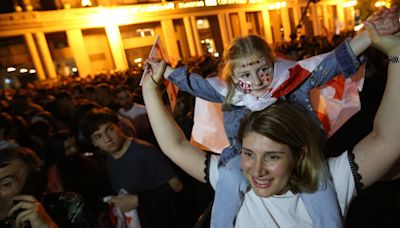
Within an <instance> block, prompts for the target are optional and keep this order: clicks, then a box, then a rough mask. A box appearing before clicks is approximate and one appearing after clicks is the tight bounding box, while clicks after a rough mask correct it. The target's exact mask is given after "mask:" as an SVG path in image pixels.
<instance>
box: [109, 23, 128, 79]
mask: <svg viewBox="0 0 400 228" xmlns="http://www.w3.org/2000/svg"><path fill="white" fill-rule="evenodd" d="M105 30H106V35H107V40H108V44H109V45H110V49H111V55H112V57H113V60H114V64H115V69H116V70H120V71H124V70H127V69H128V68H129V65H128V60H127V59H126V54H125V49H124V45H123V43H122V39H121V33H120V30H119V27H118V26H117V25H107V26H106V27H105Z"/></svg>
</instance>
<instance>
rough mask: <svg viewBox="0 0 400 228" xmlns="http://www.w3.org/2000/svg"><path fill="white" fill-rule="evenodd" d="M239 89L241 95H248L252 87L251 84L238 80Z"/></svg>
mask: <svg viewBox="0 0 400 228" xmlns="http://www.w3.org/2000/svg"><path fill="white" fill-rule="evenodd" d="M239 88H240V89H241V90H242V91H243V93H250V92H251V90H252V89H253V86H252V84H251V82H249V81H245V80H243V79H239Z"/></svg>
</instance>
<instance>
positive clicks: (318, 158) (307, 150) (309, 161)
mask: <svg viewBox="0 0 400 228" xmlns="http://www.w3.org/2000/svg"><path fill="white" fill-rule="evenodd" d="M250 132H255V133H257V134H260V135H263V136H265V137H268V138H269V139H271V140H273V141H275V142H277V143H282V144H285V145H287V146H288V147H289V148H290V151H291V153H292V154H293V157H294V158H295V159H296V160H299V161H300V162H299V165H298V166H297V168H295V169H294V171H293V173H292V175H291V177H290V180H289V188H290V190H291V191H292V192H294V193H298V192H308V193H310V192H315V191H316V190H318V188H319V186H324V185H325V183H326V180H327V178H328V177H329V175H328V170H327V167H326V164H325V160H324V158H323V155H322V150H323V149H322V148H323V143H324V142H323V140H321V139H322V138H323V135H322V132H321V130H320V128H319V127H318V126H317V125H316V124H315V123H314V122H313V121H312V119H311V118H310V117H309V115H308V112H306V110H304V108H302V107H300V106H298V105H294V104H289V103H287V102H278V103H276V104H273V105H271V106H269V107H267V108H266V109H264V110H262V111H259V112H253V113H250V114H249V115H248V116H246V117H245V118H244V119H243V120H242V122H241V125H240V129H239V133H238V138H239V141H240V143H241V144H242V142H243V138H244V137H245V136H246V135H247V134H248V133H250ZM320 184H322V185H320Z"/></svg>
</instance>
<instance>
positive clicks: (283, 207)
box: [209, 152, 356, 228]
mask: <svg viewBox="0 0 400 228" xmlns="http://www.w3.org/2000/svg"><path fill="white" fill-rule="evenodd" d="M218 159H219V156H212V157H211V162H210V170H209V177H210V183H211V185H212V186H213V188H214V189H215V186H216V183H217V181H218V174H219V173H218ZM328 161H329V162H328V165H329V169H330V172H331V175H332V179H333V183H334V185H335V189H336V193H337V197H338V201H339V205H340V209H341V211H342V214H343V215H345V214H346V212H347V210H348V206H349V204H350V202H351V199H353V197H354V196H355V194H356V189H355V183H354V178H353V174H352V172H351V168H350V163H349V160H348V156H347V152H345V153H343V154H341V155H340V156H338V157H335V158H330V159H329V160H328ZM235 227H236V228H247V227H252V228H257V227H302V228H307V227H314V226H313V222H312V220H311V217H310V215H309V214H308V212H307V209H306V208H305V206H304V203H303V201H302V199H301V197H300V195H299V194H293V193H292V192H290V191H288V192H287V193H285V194H283V195H279V196H278V195H277V196H272V197H268V198H262V197H258V196H257V195H256V194H255V193H254V191H253V190H250V191H249V192H247V193H246V194H245V197H244V201H243V204H242V206H241V208H240V210H239V213H238V215H237V218H236V226H235Z"/></svg>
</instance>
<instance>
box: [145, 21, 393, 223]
mask: <svg viewBox="0 0 400 228" xmlns="http://www.w3.org/2000/svg"><path fill="white" fill-rule="evenodd" d="M366 28H367V32H368V34H369V37H370V38H371V41H372V43H373V45H374V46H375V47H377V48H378V49H380V50H382V51H383V52H384V53H386V54H387V55H388V56H389V57H388V58H389V66H388V81H387V85H386V88H385V93H384V96H383V99H382V101H381V104H380V107H379V110H378V112H377V114H376V117H375V119H374V127H373V130H372V132H371V133H370V134H369V135H368V136H366V137H365V138H364V139H362V140H361V141H360V142H359V143H358V144H357V145H356V146H354V148H349V149H348V150H347V151H345V152H343V153H342V154H341V155H339V156H338V157H332V158H329V159H328V160H324V159H323V157H322V154H323V151H322V150H323V149H322V148H323V146H322V145H321V143H320V141H319V138H320V136H319V134H320V131H319V127H318V125H317V124H316V123H315V121H313V120H312V119H311V118H310V116H309V115H308V114H307V112H305V111H304V107H301V106H299V105H297V104H294V103H291V102H290V101H281V102H277V103H275V104H272V105H270V106H268V107H267V108H265V109H263V110H261V111H256V112H251V113H249V114H247V115H246V116H245V117H244V119H243V121H242V122H241V124H240V128H239V133H238V142H239V144H240V146H241V150H240V159H238V160H233V161H232V162H234V164H235V165H237V166H239V167H240V168H241V170H242V172H243V175H244V176H245V178H246V180H247V181H248V183H249V185H250V188H249V189H247V191H246V192H245V194H244V195H243V197H242V198H241V202H240V206H239V207H238V208H234V210H236V211H237V213H236V215H235V218H234V221H232V226H234V227H290V226H297V227H342V226H343V224H342V221H343V217H344V216H345V215H346V212H347V210H348V208H349V205H350V203H351V201H352V199H354V197H356V196H357V194H358V192H359V191H361V190H362V189H363V188H366V187H368V186H370V185H371V184H373V183H375V182H377V181H379V180H380V179H381V178H382V177H383V176H384V175H385V174H386V173H387V172H388V171H389V170H390V168H391V167H392V166H393V165H394V163H395V162H396V161H397V160H398V159H399V157H400V141H399V140H398V136H399V135H400V123H399V122H398V121H397V119H398V117H399V116H400V99H399V98H400V77H399V75H398V72H400V36H399V34H398V33H397V34H395V35H382V34H380V33H379V31H378V30H377V29H376V27H375V25H374V24H373V23H366ZM146 64H148V71H147V72H146V75H145V80H144V83H143V88H142V89H143V98H144V101H145V105H146V107H147V112H148V115H149V118H150V123H151V125H152V128H153V130H154V133H155V135H156V138H157V140H158V143H159V145H160V147H161V149H162V151H163V152H164V153H165V154H166V155H167V156H168V157H169V158H170V159H171V160H172V161H174V162H175V163H176V164H177V165H178V166H180V167H181V168H182V169H183V170H185V171H186V172H187V173H189V174H190V175H192V176H193V177H195V178H196V179H198V180H200V181H202V182H206V181H209V182H210V183H211V185H212V186H213V187H214V189H215V188H216V186H218V183H219V182H221V181H224V180H223V179H224V178H232V176H224V175H220V170H221V169H220V168H219V167H218V160H219V159H220V156H217V155H211V156H210V155H209V154H207V153H206V152H204V151H202V150H200V149H198V148H196V147H195V146H193V145H191V144H190V143H189V142H188V141H187V140H186V138H185V136H184V134H183V133H182V131H181V130H180V129H179V126H178V125H177V124H176V123H175V122H174V120H173V118H172V117H171V115H170V113H169V112H168V111H167V109H166V108H165V106H164V105H163V103H162V100H161V98H160V96H159V93H158V90H157V87H158V83H155V82H159V81H160V80H161V78H162V75H163V74H164V70H165V67H166V63H165V62H164V61H162V60H161V61H160V60H150V61H147V63H146ZM226 194H229V193H226ZM310 195H313V196H314V197H308V196H310ZM317 200H318V201H319V202H316V201H317ZM314 203H319V204H321V203H322V204H324V205H325V209H323V210H319V209H318V207H317V208H316V207H313V205H314ZM288 211H289V212H290V213H288ZM322 217H325V218H326V220H324V219H322ZM211 226H212V227H217V226H213V225H211Z"/></svg>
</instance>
